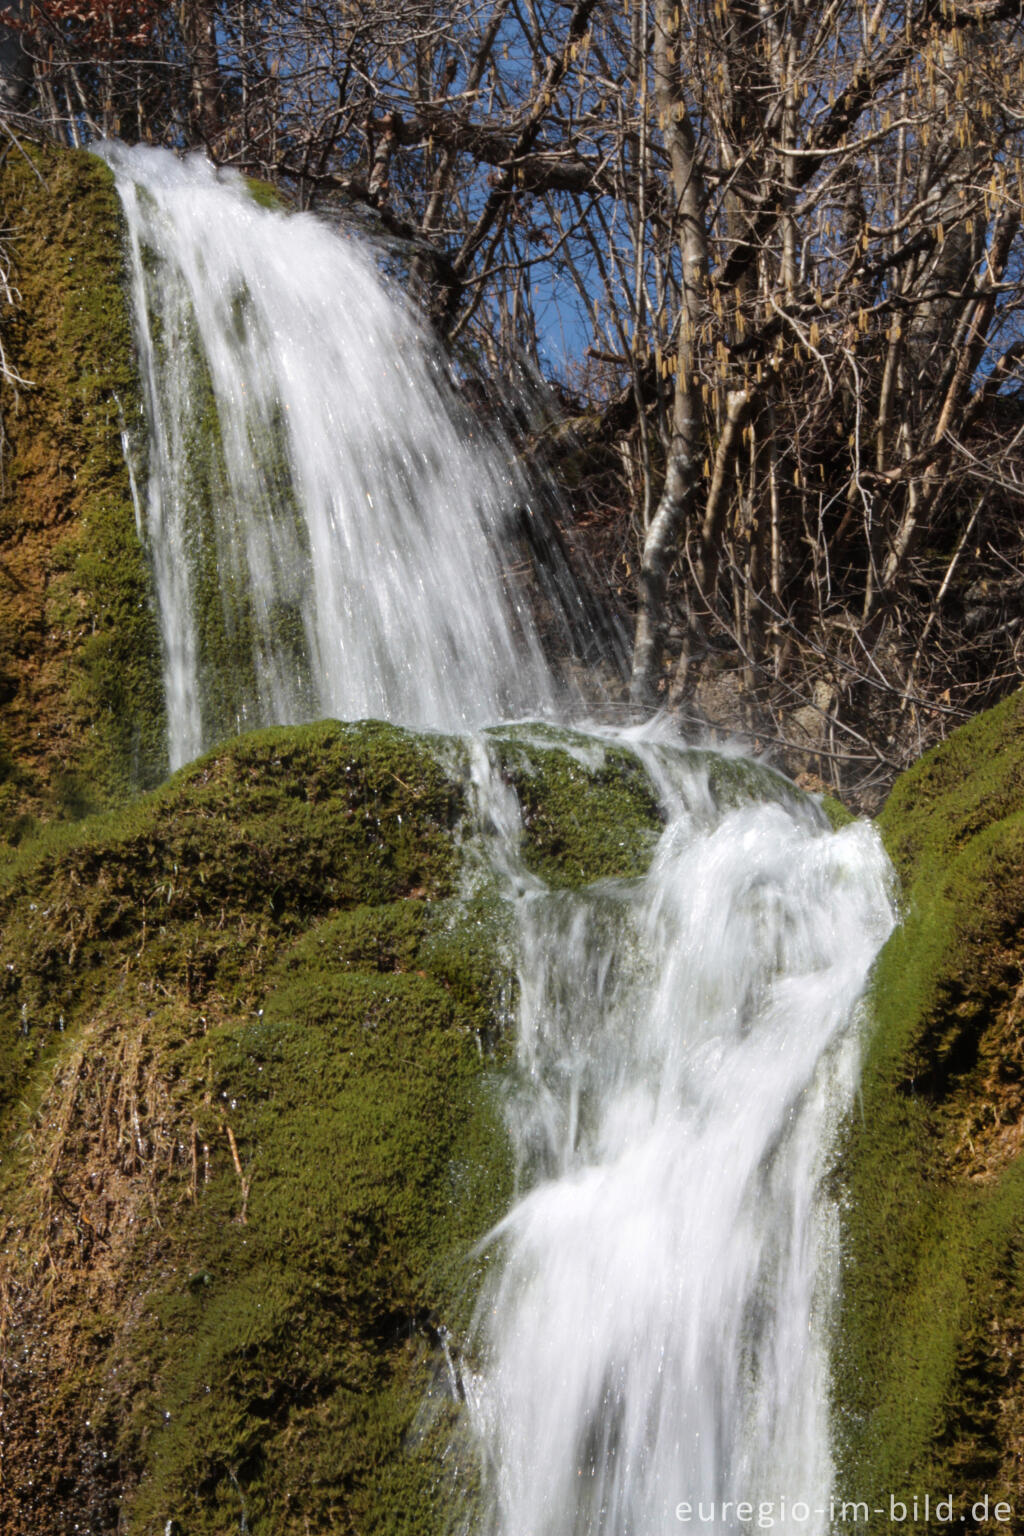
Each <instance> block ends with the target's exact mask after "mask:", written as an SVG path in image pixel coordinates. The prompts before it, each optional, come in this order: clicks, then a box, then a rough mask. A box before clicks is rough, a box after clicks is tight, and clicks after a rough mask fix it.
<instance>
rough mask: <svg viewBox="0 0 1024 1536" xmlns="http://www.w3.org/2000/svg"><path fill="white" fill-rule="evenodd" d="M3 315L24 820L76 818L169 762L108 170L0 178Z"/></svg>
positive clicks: (27, 160)
mask: <svg viewBox="0 0 1024 1536" xmlns="http://www.w3.org/2000/svg"><path fill="white" fill-rule="evenodd" d="M0 196H2V198H3V206H4V216H5V221H6V224H7V226H8V228H9V229H11V230H12V237H11V249H12V251H13V256H14V272H13V280H14V283H15V285H16V288H17V292H18V301H17V304H16V306H15V308H14V310H13V312H12V313H10V314H9V315H8V316H7V317H6V324H5V336H4V345H5V350H6V355H7V359H8V362H9V363H10V364H11V366H12V367H13V368H14V369H15V370H16V371H17V372H18V374H20V376H21V377H22V378H23V379H25V380H27V381H28V382H27V384H26V385H25V386H24V387H21V386H17V387H16V386H13V385H11V384H5V385H4V389H3V395H2V398H0V405H2V410H3V424H4V432H5V437H6V445H5V447H6V460H5V466H4V468H5V475H4V482H5V483H4V491H3V496H2V500H0V545H2V553H3V569H4V573H5V577H6V580H5V581H4V582H3V583H0V673H2V674H3V677H4V678H5V680H6V681H5V689H6V692H7V694H8V703H7V707H6V708H5V722H4V736H5V742H6V749H7V751H8V753H9V754H10V755H11V757H12V758H13V759H14V760H15V761H16V762H17V763H18V764H19V766H20V768H21V770H22V780H21V783H20V786H19V790H20V792H19V797H18V810H19V813H22V814H24V813H31V814H33V815H37V816H38V815H45V816H53V815H58V816H79V815H81V814H83V813H84V812H85V811H87V810H88V809H90V808H92V807H94V806H99V805H109V804H113V803H117V802H118V801H123V800H124V799H125V798H126V797H127V796H129V795H130V794H133V793H135V792H137V791H138V790H140V789H142V788H145V787H147V786H149V785H152V784H154V783H156V782H158V780H159V779H160V778H161V777H162V776H163V774H164V772H165V771H166V753H165V744H164V702H163V687H162V680H161V665H160V646H159V636H158V631H157V624H156V618H155V612H154V603H153V593H152V585H151V580H150V573H149V570H148V567H147V565H146V561H145V558H144V555H143V551H142V548H141V545H140V542H139V538H138V535H137V531H136V524H135V510H134V504H133V500H132V489H131V482H130V477H129V473H128V468H127V465H126V463H125V458H124V453H123V451H122V434H123V433H124V432H125V431H135V430H137V429H138V428H139V425H140V421H141V413H140V393H139V383H138V378H137V375H136V371H135V364H134V357H133V346H132V336H131V323H130V318H129V314H128V311H127V304H126V299H125V293H124V288H123V282H122V278H123V273H122V265H121V224H120V210H119V205H118V201H117V197H116V194H115V192H114V189H113V182H112V178H111V175H110V173H109V171H108V170H107V168H106V167H105V166H104V165H103V164H102V163H101V162H100V161H99V160H97V159H95V158H94V157H93V156H90V155H86V154H77V153H69V152H64V151H58V150H53V149H48V150H40V149H32V150H26V151H25V153H24V154H20V153H14V152H12V153H10V154H8V155H7V156H6V157H5V159H4V162H3V167H2V170H0Z"/></svg>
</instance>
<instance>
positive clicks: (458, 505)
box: [104, 146, 893, 1536]
mask: <svg viewBox="0 0 1024 1536" xmlns="http://www.w3.org/2000/svg"><path fill="white" fill-rule="evenodd" d="M104 153H105V155H106V157H107V159H108V161H109V163H110V164H111V165H112V167H113V169H114V172H115V175H116V178H117V184H118V188H119V191H120V195H121V198H122V201H123V205H124V209H125V215H126V219H127V226H128V241H129V249H130V255H131V271H132V274H133V276H132V282H133V301H134V308H135V317H136V329H137V338H138V348H139V356H140V362H141V372H142V377H143V382H144V389H145V394H146V409H147V414H148V419H149V426H150V434H149V448H148V462H147V465H146V487H147V489H146V492H145V495H144V496H143V497H142V498H141V500H142V501H143V503H144V507H143V509H142V511H141V512H140V517H141V518H142V523H143V527H142V533H143V538H144V541H145V543H146V547H147V549H148V551H149V554H150V558H151V561H152V565H153V569H154V572H155V578H156V585H157V589H158V595H159V604H160V619H161V625H162V633H163V642H164V653H165V661H166V685H167V703H168V716H169V720H170V730H171V760H172V763H173V764H175V765H177V764H179V763H182V762H185V761H187V760H188V759H189V758H190V757H192V756H194V755H196V754H197V753H198V752H199V751H200V750H201V749H202V748H203V747H204V746H205V745H207V744H208V743H210V742H211V741H213V740H215V739H217V738H218V737H219V736H221V735H224V734H228V733H230V732H232V731H235V730H238V729H242V728H244V727H247V726H251V725H258V724H265V723H271V722H295V721H301V720H305V719H309V718H312V717H314V716H319V715H336V716H340V717H342V718H347V719H354V718H359V717H363V716H383V717H384V718H387V719H391V720H396V721H399V722H401V723H405V724H411V725H415V726H420V727H431V728H434V729H437V730H446V731H449V732H451V731H455V732H458V733H462V734H464V736H465V738H466V739H467V740H468V741H469V743H470V755H471V759H472V763H473V775H472V779H473V793H474V794H475V796H476V801H477V822H478V825H479V827H480V828H481V829H484V828H486V829H487V831H486V833H484V832H483V831H481V834H480V838H479V844H480V846H481V847H485V849H486V868H487V874H486V879H487V880H489V881H491V882H492V883H493V882H495V881H496V882H497V885H498V887H499V889H500V891H501V893H502V895H503V898H504V900H505V901H507V902H508V903H509V904H510V906H511V908H512V909H513V911H514V915H515V928H516V932H517V935H518V937H517V965H518V997H519V1001H518V1024H517V1030H518V1034H517V1045H516V1062H515V1067H514V1070H513V1072H512V1074H511V1083H510V1086H509V1089H508V1093H507V1103H506V1107H507V1121H508V1128H509V1135H510V1137H511V1141H512V1145H513V1148H514V1152H515V1159H516V1167H517V1195H516V1199H515V1203H514V1205H513V1207H512V1209H511V1210H510V1211H509V1213H508V1214H507V1216H506V1217H505V1218H504V1220H503V1221H502V1222H501V1223H500V1225H499V1227H498V1228H497V1229H496V1231H495V1232H493V1233H492V1234H490V1236H489V1238H488V1239H487V1240H486V1241H485V1243H484V1245H483V1246H484V1249H485V1250H486V1251H487V1252H488V1254H489V1255H490V1258H491V1260H492V1262H491V1263H490V1265H489V1266H488V1274H489V1277H490V1278H489V1279H488V1280H487V1282H486V1284H485V1289H484V1293H483V1295H482V1297H481V1299H480V1303H479V1307H478V1311H477V1316H476V1322H475V1325H474V1329H473V1334H472V1337H471V1338H468V1339H465V1340H462V1341H455V1342H456V1344H457V1345H458V1348H457V1350H456V1353H457V1354H458V1355H459V1356H460V1365H459V1372H460V1374H459V1380H460V1384H461V1386H460V1390H461V1391H462V1393H463V1394H464V1396H465V1399H466V1413H467V1416H468V1419H469V1421H470V1423H471V1427H472V1432H473V1435H474V1436H475V1444H476V1446H477V1448H478V1452H479V1458H480V1462H481V1465H482V1467H483V1469H484V1498H485V1505H484V1507H483V1512H482V1513H481V1514H480V1517H479V1521H478V1522H477V1524H475V1525H474V1526H473V1532H474V1536H665V1533H666V1532H668V1531H671V1530H674V1529H677V1528H679V1529H687V1528H690V1527H691V1526H694V1525H697V1526H699V1528H700V1529H701V1530H703V1531H715V1532H737V1531H743V1530H750V1529H753V1528H760V1529H771V1528H774V1529H777V1530H778V1531H786V1532H788V1531H799V1532H800V1533H801V1536H824V1533H825V1532H826V1531H827V1530H828V1529H829V1525H830V1522H829V1516H828V1505H829V1501H830V1498H831V1497H832V1456H831V1449H830V1439H829V1414H828V1330H829V1322H830V1309H831V1308H832V1305H833V1302H834V1298H835V1294H836V1287H837V1276H838V1238H837V1213H836V1209H835V1205H834V1201H833V1200H832V1199H831V1198H830V1197H829V1195H828V1193H827V1189H826V1177H825V1176H826V1173H827V1170H828V1163H829V1157H830V1149H831V1146H832V1143H833V1139H834V1133H835V1129H836V1127H837V1125H838V1123H839V1122H840V1120H841V1118H842V1116H843V1115H845V1114H846V1113H847V1112H848V1111H849V1109H850V1106H851V1103H852V1097H853V1093H854V1089H855V1083H856V1071H857V1036H858V1029H857V1007H858V999H859V997H860V994H861V991H862V989H863V986H864V983H865V979H866V977H867V974H868V971H869V968H870V965H871V962H872V959H873V957H874V955H875V953H876V951H877V949H878V947H879V946H880V945H881V943H882V942H883V940H884V938H885V937H886V934H887V933H888V931H889V929H890V927H891V924H892V921H893V914H892V899H891V891H890V884H889V882H890V874H889V870H888V865H887V862H886V860H885V856H884V854H883V852H882V850H881V846H880V843H879V841H878V838H877V836H876V834H875V833H874V831H873V829H871V828H870V827H869V826H868V825H867V824H865V823H858V824H854V825H852V826H850V827H847V828H845V829H844V830H842V831H840V832H838V833H833V832H832V831H831V830H830V829H829V826H828V824H827V822H826V820H825V817H824V816H823V814H822V812H821V811H820V810H819V809H818V808H817V807H815V806H814V805H813V804H812V802H811V801H810V800H808V799H807V798H806V797H802V796H800V795H798V794H797V793H796V791H794V790H793V789H792V788H791V787H789V786H787V785H786V784H785V783H784V781H782V780H781V779H780V778H777V777H776V778H771V777H770V776H769V775H767V772H766V771H759V770H756V769H753V768H750V767H746V768H739V767H736V766H735V765H734V766H733V768H732V769H729V768H728V765H726V768H725V769H722V767H721V764H719V771H718V772H717V774H716V773H712V771H711V770H710V768H709V765H708V756H709V755H708V754H707V753H696V752H693V751H689V750H687V749H686V748H685V747H684V746H682V745H681V744H679V743H678V742H677V741H674V740H670V739H667V738H666V737H665V736H664V735H663V734H661V735H659V734H658V733H657V732H655V731H653V730H650V729H649V730H646V731H640V732H634V733H633V734H632V735H631V736H630V735H629V734H628V733H626V734H622V733H620V734H619V736H618V737H617V738H616V740H617V741H618V743H619V745H620V746H621V745H622V744H623V743H625V744H627V745H629V746H630V747H631V749H632V750H633V751H634V752H635V753H636V754H637V755H638V756H639V758H640V759H641V761H642V764H643V766H644V768H645V770H646V772H647V774H648V775H649V777H650V779H651V781H652V783H653V784H654V785H655V786H656V789H657V792H658V796H659V798H660V802H661V804H662V807H663V811H664V819H665V829H664V832H663V835H662V836H661V839H660V842H659V843H658V847H657V850H656V852H655V855H654V858H653V862H652V864H651V868H650V871H649V873H648V874H647V876H646V877H645V878H644V879H642V880H639V881H611V880H607V881H602V882H599V883H598V884H596V885H593V886H590V887H587V888H584V889H582V890H576V891H570V890H555V889H551V888H549V887H548V886H546V885H545V884H544V883H543V881H541V880H540V879H539V878H538V877H537V876H536V875H534V874H532V873H531V872H530V870H529V869H528V868H527V867H526V865H525V864H524V862H523V860H522V857H521V850H520V845H521V841H522V831H523V828H522V819H521V812H520V808H519V805H518V803H517V801H516V798H515V795H514V794H513V791H512V789H511V788H510V787H509V785H508V783H507V782H506V780H505V778H504V777H503V775H502V772H501V769H500V754H499V751H498V745H499V743H500V741H501V732H500V731H498V732H497V733H495V731H494V730H491V731H489V732H488V731H485V730H482V729H481V727H482V726H484V725H485V724H486V723H487V722H488V721H490V722H493V721H496V720H500V719H505V720H508V719H512V718H520V719H521V718H522V717H524V716H528V715H529V716H532V717H537V716H541V717H544V718H546V719H548V720H550V719H551V718H552V717H553V716H557V714H558V711H559V708H560V703H559V696H558V689H557V687H556V684H555V682H554V681H553V678H552V674H551V672H550V670H549V667H548V665H547V663H546V661H545V659H544V657H543V654H542V650H541V644H540V640H539V637H538V633H537V629H536V625H535V622H534V619H533V618H532V616H531V613H530V610H529V608H528V606H527V604H526V603H525V602H524V600H523V598H522V595H521V594H519V593H517V590H516V587H515V584H514V582H513V581H512V580H510V577H509V573H508V571H507V570H506V569H505V561H506V557H505V555H504V554H503V546H504V542H505V536H506V533H507V529H508V526H509V523H510V520H511V519H512V518H513V517H514V516H516V515H517V508H520V506H521V503H522V501H523V498H524V495H525V491H524V487H523V485H522V484H521V483H520V481H519V480H518V479H517V477H516V475H515V473H514V472H513V470H512V469H510V467H509V459H508V455H507V454H503V453H502V452H501V451H500V450H499V449H498V448H497V447H496V446H495V445H494V444H493V443H489V442H487V441H485V440H484V439H483V438H482V437H481V436H480V433H479V430H476V435H475V437H474V431H473V429H471V427H470V426H469V424H468V422H467V420H465V419H464V418H463V417H462V416H461V415H460V413H459V412H458V410H457V409H456V408H455V406H454V405H453V396H452V393H451V390H450V389H449V387H448V386H447V384H446V382H445V379H444V377H443V371H442V370H441V369H440V367H439V365H438V363H437V361H436V360H435V358H434V357H433V355H432V353H431V351H430V349H429V348H428V347H427V345H426V344H425V341H424V338H423V335H422V333H421V332H420V330H419V329H418V327H417V325H416V324H415V322H414V320H413V318H412V317H411V316H410V315H409V314H408V313H407V312H406V310H405V309H404V308H403V307H402V305H401V304H400V303H397V302H396V301H395V299H394V298H393V297H391V296H389V295H388V293H387V292H386V291H385V289H384V287H383V286H382V283H381V281H380V279H379V277H378V275H377V273H376V271H375V269H374V266H373V264H372V263H371V261H370V260H369V259H368V257H367V256H366V255H365V254H364V253H363V252H362V251H361V250H360V249H359V247H358V245H357V244H356V243H355V242H354V241H353V240H351V239H348V238H345V237H343V236H339V235H337V234H335V233H332V232H331V231H330V230H328V229H327V228H326V227H324V226H323V225H322V224H320V223H318V222H317V221H316V220H315V219H313V218H310V217H307V216H296V217H285V216H284V215H283V214H281V213H278V212H275V211H273V210H268V209H265V208H262V207H259V206H257V204H256V203H255V202H254V201H253V200H252V198H251V197H250V196H249V194H248V192H247V191H246V189H245V187H244V184H243V183H242V182H241V181H240V180H239V179H237V178H232V177H226V176H223V175H219V174H217V173H216V172H215V171H214V170H213V169H212V168H211V167H210V166H208V165H207V164H205V163H204V162H202V161H200V160H197V159H192V160H188V161H181V160H179V159H177V158H176V157H174V156H173V155H171V154H169V153H167V152H163V151H148V150H126V149H124V148H123V147H120V146H108V147H107V148H106V149H105V150H104ZM610 737H611V733H610V732H606V733H605V734H604V735H603V736H602V734H601V733H599V732H591V733H590V734H589V735H585V734H584V733H581V732H568V731H566V732H563V733H562V734H559V732H558V731H557V730H556V729H555V728H554V727H552V726H550V725H549V726H546V727H545V730H544V731H543V732H534V733H533V738H532V740H531V739H530V732H529V730H528V729H527V730H526V731H525V734H524V733H523V730H522V729H521V730H520V736H519V737H518V738H517V739H518V740H519V741H520V742H521V743H525V745H524V746H523V750H524V751H527V752H529V751H533V752H542V751H555V750H565V751H569V752H571V753H573V754H575V755H577V756H580V755H582V757H583V758H584V759H585V760H586V761H588V762H591V763H593V762H596V761H599V760H600V758H601V755H602V753H603V752H604V751H605V750H606V743H607V741H608V739H610ZM441 750H443V748H441V747H439V751H441ZM723 776H724V781H726V782H729V783H731V784H732V792H730V793H728V794H723V793H722V791H721V782H722V781H723ZM748 781H749V783H748ZM744 785H746V786H747V787H746V788H744ZM469 863H470V866H471V867H472V858H470V859H469ZM446 1347H447V1346H446ZM448 1358H449V1364H451V1359H452V1357H451V1356H449V1357H448ZM454 1370H455V1367H454V1366H452V1373H453V1379H454ZM687 1512H688V1513H687Z"/></svg>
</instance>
